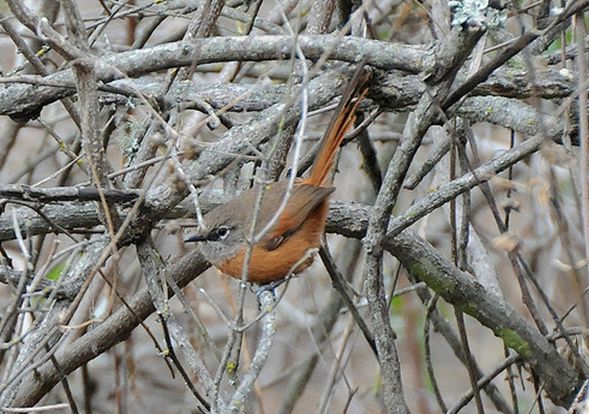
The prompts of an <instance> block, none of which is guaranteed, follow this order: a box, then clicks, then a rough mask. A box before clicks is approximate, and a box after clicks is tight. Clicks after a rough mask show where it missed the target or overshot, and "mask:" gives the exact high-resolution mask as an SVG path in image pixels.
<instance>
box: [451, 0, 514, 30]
mask: <svg viewBox="0 0 589 414" xmlns="http://www.w3.org/2000/svg"><path fill="white" fill-rule="evenodd" d="M448 6H449V7H450V9H451V10H452V11H453V13H454V14H453V16H452V26H453V27H456V26H463V25H467V26H477V27H486V28H494V27H502V26H503V25H504V23H505V21H506V20H507V12H506V10H497V9H494V8H492V7H489V0H452V1H449V2H448Z"/></svg>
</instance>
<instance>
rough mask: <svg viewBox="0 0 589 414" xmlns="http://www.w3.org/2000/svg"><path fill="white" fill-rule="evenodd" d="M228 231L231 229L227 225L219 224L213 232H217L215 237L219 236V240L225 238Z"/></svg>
mask: <svg viewBox="0 0 589 414" xmlns="http://www.w3.org/2000/svg"><path fill="white" fill-rule="evenodd" d="M230 232H231V230H230V229H229V227H227V226H221V227H218V228H217V230H215V233H217V237H218V238H219V240H225V239H226V238H227V236H229V233H230Z"/></svg>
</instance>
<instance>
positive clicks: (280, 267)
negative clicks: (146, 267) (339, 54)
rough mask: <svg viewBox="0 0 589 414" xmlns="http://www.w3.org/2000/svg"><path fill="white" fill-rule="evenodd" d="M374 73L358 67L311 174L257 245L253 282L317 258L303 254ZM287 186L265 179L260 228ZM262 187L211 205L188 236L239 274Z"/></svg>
mask: <svg viewBox="0 0 589 414" xmlns="http://www.w3.org/2000/svg"><path fill="white" fill-rule="evenodd" d="M370 78H371V71H370V70H369V68H363V67H360V68H359V69H358V70H357V71H356V72H355V74H354V76H353V78H352V80H351V81H350V83H349V84H348V87H347V88H346V91H345V92H344V94H343V96H342V99H341V101H340V103H339V105H338V108H337V110H336V112H335V114H334V116H333V118H332V119H331V122H330V123H329V126H328V128H327V130H326V132H325V134H324V136H323V138H322V142H321V147H320V149H319V152H318V153H317V156H316V158H315V161H314V163H313V165H312V167H311V173H310V175H309V177H307V178H303V179H297V180H296V181H295V183H294V186H293V187H292V189H291V192H290V196H289V198H288V202H287V204H286V207H285V208H284V209H283V210H282V212H281V213H280V216H279V217H278V219H277V220H276V221H275V223H274V224H273V225H272V226H271V227H270V229H269V230H268V231H267V232H266V233H265V234H264V235H263V236H262V238H261V239H260V240H259V241H258V242H257V243H255V244H254V245H253V247H252V251H251V257H250V264H249V268H248V280H249V281H250V282H254V283H257V284H267V283H271V282H276V281H279V280H281V279H283V278H285V277H286V276H287V275H288V274H289V272H294V273H299V272H302V271H303V270H305V269H306V268H307V267H309V265H310V264H311V263H312V258H309V259H307V260H305V259H304V258H305V255H306V254H307V252H308V251H309V249H313V248H317V247H319V246H320V244H321V235H322V234H323V231H324V229H325V221H326V219H327V213H328V210H329V195H330V194H331V193H332V192H333V191H335V188H334V187H332V186H331V178H330V177H331V175H330V172H331V169H332V167H333V163H334V159H335V155H336V153H337V150H338V148H339V146H340V144H341V142H342V140H343V138H344V136H345V134H346V132H347V131H348V130H349V129H350V127H351V126H352V125H353V124H354V119H355V111H356V108H357V107H358V104H359V102H360V100H361V99H362V98H363V97H364V95H365V94H366V92H367V90H368V82H369V80H370ZM355 98H357V99H355ZM287 189H288V180H281V181H278V182H276V183H272V184H267V185H266V188H265V189H264V193H263V198H262V202H261V205H260V210H259V213H258V215H257V219H256V226H255V231H256V234H257V233H259V232H260V231H261V230H262V229H264V228H265V227H266V225H267V224H268V223H269V222H270V221H271V220H272V218H273V217H274V215H275V213H276V211H277V209H278V207H279V206H280V205H281V203H282V200H283V199H284V197H285V193H286V191H287ZM258 191H259V188H258V187H253V188H250V189H249V190H247V191H245V192H243V193H241V194H240V195H239V196H237V197H236V198H234V199H233V200H231V201H229V202H227V203H225V204H223V205H221V206H219V207H217V208H215V209H214V210H212V211H210V212H209V213H208V214H206V215H205V216H204V222H205V231H204V232H203V233H202V234H197V235H194V236H192V237H190V238H188V239H187V240H186V241H199V242H202V246H201V251H202V253H203V255H204V256H205V258H206V259H207V260H208V261H209V262H210V263H211V264H213V265H214V266H215V267H216V268H218V269H219V270H221V271H222V272H223V273H226V274H228V275H230V276H233V277H235V278H241V273H242V266H243V259H244V257H245V255H246V251H247V248H248V243H247V238H246V237H247V235H248V234H249V231H250V228H251V222H252V219H253V217H254V209H255V204H256V198H257V197H258Z"/></svg>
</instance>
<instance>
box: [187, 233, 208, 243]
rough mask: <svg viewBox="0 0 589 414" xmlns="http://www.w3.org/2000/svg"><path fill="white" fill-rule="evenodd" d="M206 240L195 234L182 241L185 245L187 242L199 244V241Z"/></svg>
mask: <svg viewBox="0 0 589 414" xmlns="http://www.w3.org/2000/svg"><path fill="white" fill-rule="evenodd" d="M207 240H208V237H207V236H204V235H202V234H196V235H194V236H190V237H188V238H186V239H184V241H185V242H186V243H188V242H201V241H207Z"/></svg>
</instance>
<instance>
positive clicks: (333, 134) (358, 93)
mask: <svg viewBox="0 0 589 414" xmlns="http://www.w3.org/2000/svg"><path fill="white" fill-rule="evenodd" d="M371 76H372V71H370V70H369V69H368V68H364V65H360V67H359V68H358V70H356V72H355V73H354V76H353V77H352V80H351V81H350V83H349V84H348V86H347V87H346V90H345V91H344V93H343V95H342V99H341V101H340V103H339V105H338V107H337V109H336V111H335V114H334V116H333V117H332V118H331V121H330V122H329V125H328V127H327V129H326V130H325V134H324V135H323V138H322V139H321V146H320V147H319V151H318V152H317V156H316V157H315V161H314V162H313V165H312V167H311V174H310V175H309V177H308V178H306V179H305V180H304V181H305V183H306V184H312V185H317V186H324V185H325V184H326V183H327V181H328V179H329V178H330V172H331V168H332V167H333V162H334V159H335V155H336V154H337V150H338V148H339V146H340V145H341V143H342V141H343V139H344V137H345V135H346V133H347V132H348V131H349V129H350V128H351V127H352V125H354V120H355V119H356V115H355V112H356V108H357V107H358V105H359V104H360V101H361V100H362V98H364V96H365V95H366V92H367V91H368V82H369V80H370V78H371Z"/></svg>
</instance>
